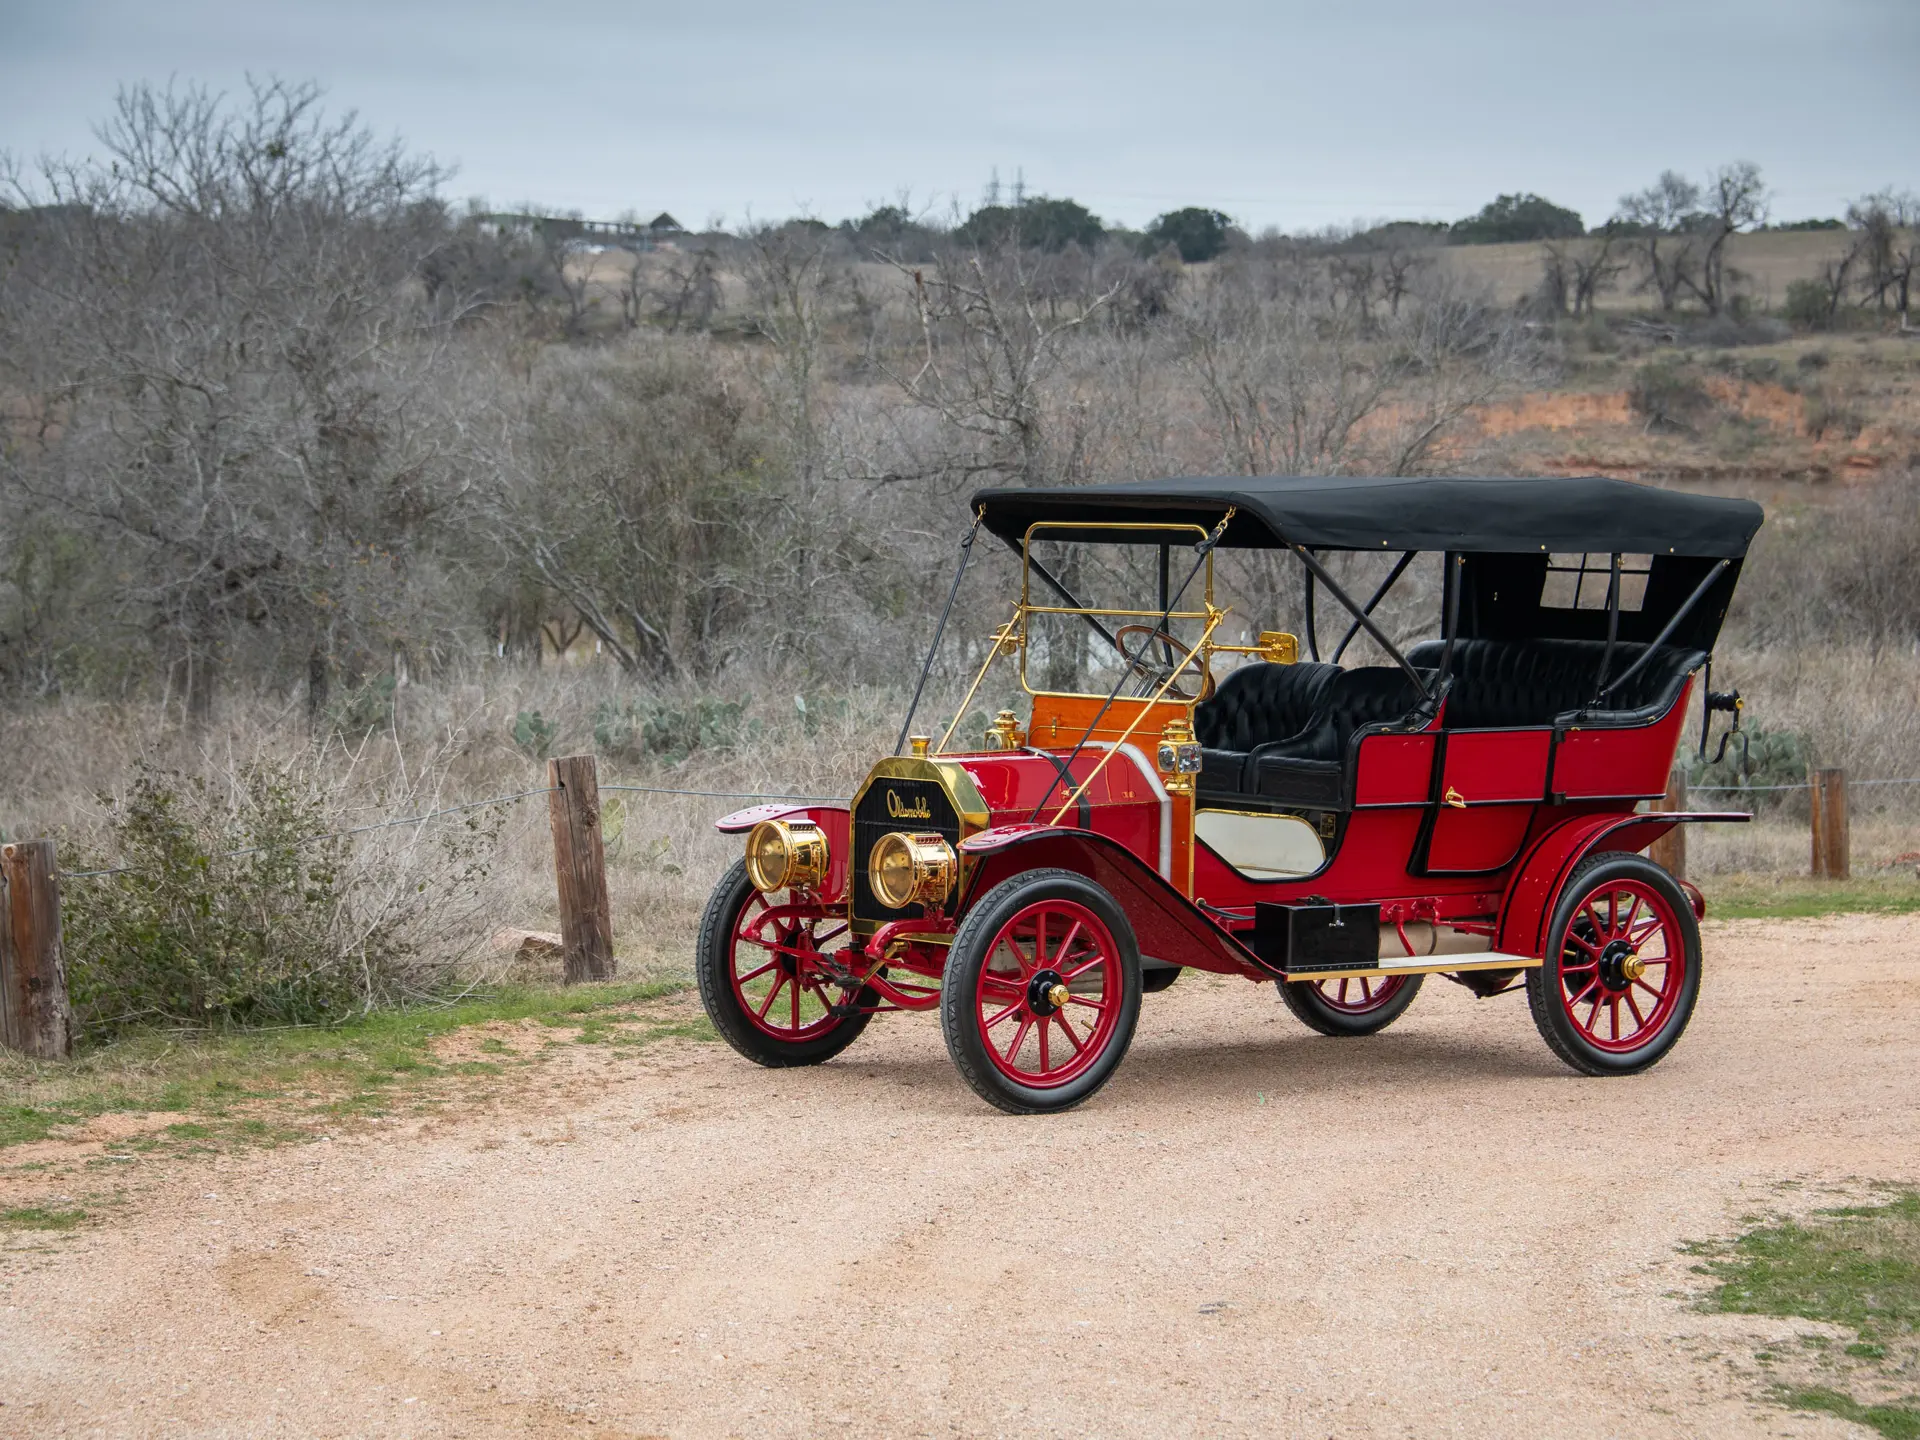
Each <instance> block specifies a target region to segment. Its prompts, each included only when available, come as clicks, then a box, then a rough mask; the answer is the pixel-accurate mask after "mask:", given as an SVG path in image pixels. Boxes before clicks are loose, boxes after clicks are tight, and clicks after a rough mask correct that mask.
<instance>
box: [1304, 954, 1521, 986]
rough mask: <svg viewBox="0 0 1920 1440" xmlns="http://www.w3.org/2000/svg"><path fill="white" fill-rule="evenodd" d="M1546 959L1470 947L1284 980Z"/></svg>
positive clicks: (1436, 971) (1515, 965)
mask: <svg viewBox="0 0 1920 1440" xmlns="http://www.w3.org/2000/svg"><path fill="white" fill-rule="evenodd" d="M1544 963H1545V962H1544V961H1542V960H1541V959H1539V958H1538V957H1537V956H1533V955H1503V954H1501V953H1500V952H1499V951H1498V950H1469V951H1468V952H1467V953H1466V954H1464V955H1406V956H1402V957H1400V958H1398V959H1383V960H1381V961H1380V963H1379V964H1378V965H1371V966H1368V967H1366V968H1365V969H1356V970H1294V971H1289V972H1286V973H1284V974H1282V975H1281V977H1280V978H1281V979H1283V980H1351V979H1356V978H1358V977H1360V976H1363V975H1440V974H1449V975H1453V974H1458V973H1460V972H1461V971H1463V970H1537V969H1539V968H1540V966H1541V965H1542V964H1544Z"/></svg>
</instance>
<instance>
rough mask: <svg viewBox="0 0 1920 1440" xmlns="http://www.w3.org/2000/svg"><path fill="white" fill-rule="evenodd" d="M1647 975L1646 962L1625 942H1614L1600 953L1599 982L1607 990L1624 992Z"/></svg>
mask: <svg viewBox="0 0 1920 1440" xmlns="http://www.w3.org/2000/svg"><path fill="white" fill-rule="evenodd" d="M1646 973H1647V962H1646V961H1644V960H1642V959H1641V958H1640V957H1639V956H1638V955H1637V954H1635V953H1634V948H1633V945H1632V944H1631V943H1630V942H1628V941H1626V940H1615V941H1613V942H1612V943H1610V944H1609V945H1608V946H1607V948H1606V949H1604V950H1602V951H1601V952H1600V980H1601V983H1602V984H1604V985H1605V986H1606V987H1607V988H1608V989H1609V990H1624V989H1626V988H1627V987H1628V986H1629V985H1631V984H1632V983H1633V982H1634V981H1636V980H1638V979H1639V978H1640V977H1641V976H1642V975H1644V974H1646Z"/></svg>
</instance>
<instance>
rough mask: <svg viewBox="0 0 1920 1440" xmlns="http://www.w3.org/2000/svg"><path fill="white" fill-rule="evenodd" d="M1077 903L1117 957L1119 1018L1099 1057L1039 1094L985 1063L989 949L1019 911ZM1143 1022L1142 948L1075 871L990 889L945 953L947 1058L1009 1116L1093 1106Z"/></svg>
mask: <svg viewBox="0 0 1920 1440" xmlns="http://www.w3.org/2000/svg"><path fill="white" fill-rule="evenodd" d="M1047 899H1060V900H1072V901H1074V902H1076V903H1078V904H1081V905H1084V906H1086V908H1087V909H1089V910H1091V911H1093V912H1094V913H1095V914H1096V915H1098V916H1099V917H1100V920H1101V923H1102V924H1104V925H1105V926H1106V927H1107V931H1108V933H1109V934H1110V935H1112V936H1113V942H1114V945H1115V947H1116V948H1117V949H1118V950H1119V952H1120V953H1119V954H1118V956H1116V957H1115V958H1116V959H1117V960H1118V961H1119V969H1120V1015H1119V1018H1118V1020H1117V1022H1116V1023H1115V1026H1114V1032H1113V1035H1112V1038H1110V1039H1109V1040H1108V1041H1107V1048H1106V1050H1105V1052H1104V1053H1102V1054H1101V1055H1100V1057H1099V1058H1098V1059H1097V1060H1096V1061H1095V1062H1094V1063H1093V1064H1092V1065H1091V1066H1089V1067H1088V1068H1087V1070H1086V1071H1084V1072H1083V1073H1082V1074H1080V1075H1078V1076H1076V1077H1075V1078H1074V1079H1073V1080H1071V1081H1069V1082H1068V1083H1067V1084H1065V1085H1060V1086H1055V1087H1050V1088H1048V1089H1038V1088H1035V1087H1032V1086H1027V1085H1021V1084H1020V1083H1018V1082H1017V1081H1015V1080H1013V1079H1012V1078H1011V1077H1010V1076H1007V1075H1005V1074H1003V1073H1002V1072H1001V1070H1000V1068H999V1067H998V1066H996V1065H995V1064H994V1063H993V1061H992V1060H991V1059H989V1058H988V1056H987V1052H986V1045H985V1042H984V1040H983V1039H982V1037H981V1034H980V1026H979V1025H978V1024H977V1023H976V1015H975V1008H974V999H975V996H976V994H977V992H978V990H979V985H980V971H981V970H982V969H983V968H984V967H985V965H986V963H987V958H988V954H987V952H988V947H989V946H991V945H992V944H993V941H994V937H995V936H997V935H998V934H999V933H1000V930H1001V927H1002V926H1004V925H1005V924H1006V923H1007V922H1008V921H1009V920H1011V919H1012V918H1013V916H1014V915H1015V913H1016V912H1018V911H1020V910H1023V909H1025V908H1026V907H1027V906H1028V905H1031V904H1033V903H1034V902H1035V901H1038V900H1047ZM1139 1021H1140V946H1139V942H1138V941H1136V940H1135V939H1134V934H1133V926H1132V924H1131V923H1130V922H1129V921H1128V920H1127V914H1126V911H1124V910H1122V909H1121V908H1120V904H1119V902H1118V901H1116V900H1115V899H1114V898H1113V897H1112V896H1111V895H1109V894H1108V893H1107V892H1106V891H1105V890H1103V889H1102V888H1101V887H1100V886H1098V885H1096V884H1094V883H1093V881H1091V880H1089V879H1087V877H1086V876H1084V875H1081V874H1078V873H1076V872H1075V871H1072V870H1029V871H1027V872H1026V873H1025V874H1024V875H1015V876H1013V877H1012V878H1011V879H1008V880H1002V881H1001V882H1000V883H999V884H998V885H996V886H994V887H993V889H991V890H989V891H988V892H987V893H986V894H985V895H983V896H981V897H980V900H979V902H978V903H977V904H975V905H974V907H973V908H972V909H971V910H969V911H968V912H967V916H966V918H965V919H964V920H962V921H961V922H960V929H959V930H958V932H956V933H955V935H954V937H953V944H952V945H951V946H950V947H949V948H948V951H947V968H946V974H945V975H944V976H942V977H941V981H940V1030H941V1033H942V1034H943V1035H944V1036H945V1037H946V1041H947V1054H948V1055H949V1056H951V1057H952V1059H953V1065H954V1068H955V1069H956V1070H958V1071H959V1072H960V1078H961V1079H963V1080H965V1081H966V1082H967V1084H968V1085H969V1086H971V1087H972V1088H973V1093H974V1094H976V1095H978V1096H979V1097H980V1098H981V1099H982V1100H985V1101H986V1102H987V1103H988V1104H989V1105H993V1106H995V1107H997V1108H998V1109H1001V1110H1004V1111H1006V1112H1007V1113H1008V1114H1009V1115H1042V1114H1052V1113H1055V1112H1057V1111H1061V1110H1071V1109H1072V1108H1073V1107H1074V1106H1076V1105H1079V1104H1081V1103H1083V1102H1084V1101H1086V1100H1087V1099H1089V1098H1090V1097H1091V1096H1092V1095H1093V1094H1094V1092H1095V1091H1097V1090H1098V1089H1099V1088H1100V1087H1101V1086H1102V1085H1104V1084H1106V1083H1107V1081H1108V1080H1110V1079H1111V1078H1112V1077H1113V1072H1114V1071H1115V1070H1116V1069H1117V1068H1119V1065H1120V1062H1121V1060H1122V1059H1124V1058H1125V1057H1126V1053H1127V1047H1128V1046H1129V1045H1131V1044H1132V1043H1133V1030H1134V1026H1135V1025H1137V1024H1138V1023H1139Z"/></svg>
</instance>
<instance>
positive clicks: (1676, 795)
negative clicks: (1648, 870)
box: [1648, 765, 1687, 880]
mask: <svg viewBox="0 0 1920 1440" xmlns="http://www.w3.org/2000/svg"><path fill="white" fill-rule="evenodd" d="M1686 808H1687V767H1686V766H1684V765H1676V766H1674V767H1673V770H1672V772H1671V773H1669V774H1668V776H1667V794H1666V798H1665V799H1663V800H1661V801H1660V803H1659V804H1658V805H1656V806H1654V809H1656V810H1667V811H1674V810H1685V809H1686ZM1648 853H1649V854H1650V855H1651V856H1652V858H1653V863H1654V864H1656V865H1659V866H1662V867H1664V868H1665V870H1666V872H1667V873H1668V874H1669V875H1671V876H1673V878H1674V879H1676V880H1684V879H1686V878H1687V827H1686V826H1684V825H1676V826H1674V827H1673V828H1672V829H1671V830H1669V831H1667V833H1666V834H1664V835H1662V836H1661V837H1660V838H1659V839H1658V840H1656V841H1654V842H1653V845H1652V848H1651V849H1650V850H1649V852H1648Z"/></svg>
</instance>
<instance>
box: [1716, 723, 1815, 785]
mask: <svg viewBox="0 0 1920 1440" xmlns="http://www.w3.org/2000/svg"><path fill="white" fill-rule="evenodd" d="M1718 733H1719V732H1718V728H1717V726H1716V730H1715V736H1716V738H1715V739H1714V741H1713V746H1712V748H1713V749H1714V750H1718V749H1719V748H1720V741H1719V739H1718V738H1717V737H1718ZM1812 756H1813V747H1812V745H1811V744H1810V743H1809V742H1808V740H1807V737H1806V736H1804V735H1801V734H1799V733H1798V732H1797V731H1793V730H1769V729H1767V728H1766V727H1765V726H1763V725H1755V724H1745V725H1743V726H1742V727H1741V730H1740V733H1739V734H1738V735H1735V736H1734V737H1733V739H1732V740H1731V741H1730V742H1729V743H1728V745H1727V749H1726V753H1725V754H1723V755H1721V756H1720V758H1719V763H1717V764H1714V763H1711V762H1710V761H1709V760H1703V759H1701V758H1700V756H1699V753H1698V752H1697V751H1696V752H1694V753H1693V754H1692V755H1690V756H1689V757H1688V762H1687V772H1688V773H1687V783H1688V784H1689V785H1692V786H1699V787H1701V788H1703V789H1724V790H1727V791H1732V792H1737V791H1755V792H1757V793H1756V794H1755V795H1754V797H1753V798H1754V799H1755V800H1762V801H1764V803H1768V804H1775V805H1778V804H1785V803H1787V800H1788V798H1789V797H1792V796H1795V795H1798V794H1799V793H1800V792H1798V791H1796V790H1779V789H1772V788H1769V787H1773V786H1782V785H1804V784H1806V783H1807V768H1808V765H1809V764H1810V762H1811V760H1812ZM1734 798H1735V799H1736V800H1737V799H1738V798H1739V797H1738V796H1737V795H1735V796H1734Z"/></svg>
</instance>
